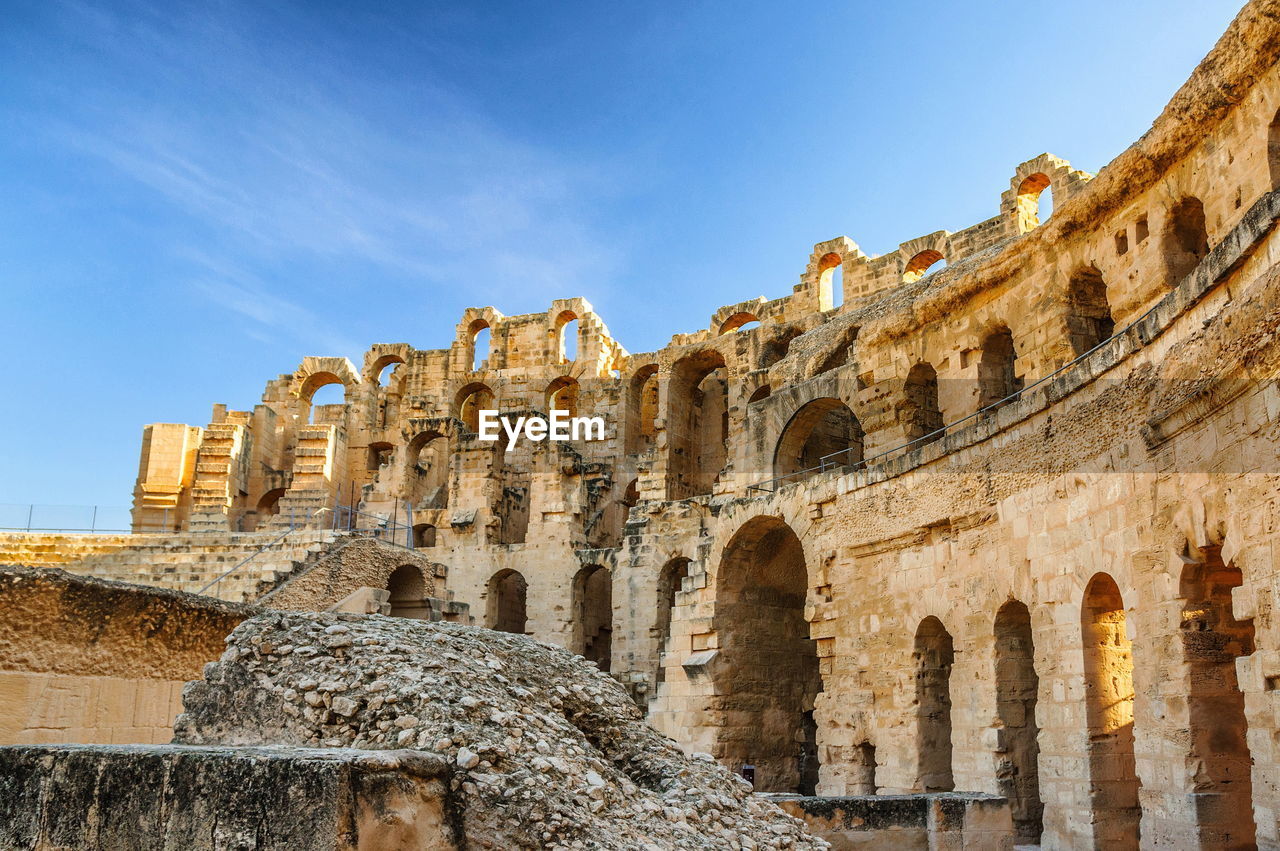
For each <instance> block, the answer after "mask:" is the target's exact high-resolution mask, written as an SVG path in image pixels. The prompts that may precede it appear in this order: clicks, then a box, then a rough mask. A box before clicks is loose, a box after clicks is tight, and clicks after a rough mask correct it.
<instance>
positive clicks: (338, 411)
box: [302, 373, 347, 425]
mask: <svg viewBox="0 0 1280 851" xmlns="http://www.w3.org/2000/svg"><path fill="white" fill-rule="evenodd" d="M346 393H347V388H346V385H344V384H343V383H342V381H341V380H340V379H339V378H338V376H336V375H333V374H332V373H319V374H316V375H312V376H311V377H310V378H308V379H307V381H306V382H305V383H304V384H303V386H302V399H303V400H304V401H305V403H306V404H307V405H308V406H309V408H308V411H307V416H306V421H307V422H308V423H310V424H312V425H321V424H340V423H341V422H342V416H343V414H344V413H345V411H346Z"/></svg>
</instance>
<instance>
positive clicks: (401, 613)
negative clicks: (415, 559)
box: [387, 564, 431, 620]
mask: <svg viewBox="0 0 1280 851" xmlns="http://www.w3.org/2000/svg"><path fill="white" fill-rule="evenodd" d="M387 591H389V592H390V594H391V600H390V603H391V616H392V617H393V618H411V619H413V620H429V619H430V617H431V607H430V606H429V605H428V604H427V596H428V594H427V584H426V582H424V581H423V579H422V571H421V570H419V569H418V568H417V567H415V566H414V565H412V564H402V565H400V566H399V567H397V568H396V569H395V570H394V571H392V572H391V578H390V579H388V580H387Z"/></svg>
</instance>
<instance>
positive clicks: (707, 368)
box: [666, 349, 729, 499]
mask: <svg viewBox="0 0 1280 851" xmlns="http://www.w3.org/2000/svg"><path fill="white" fill-rule="evenodd" d="M728 379H729V370H728V367H727V366H726V365H725V360H724V355H722V354H720V352H718V351H716V350H715V349H704V350H702V351H700V352H695V353H694V354H691V355H687V356H685V357H683V358H681V359H680V360H678V361H676V363H675V365H674V366H673V367H672V377H671V381H670V384H669V386H668V387H667V391H668V392H667V417H666V425H667V445H668V451H669V455H668V472H667V497H668V499H687V498H688V497H691V496H699V495H701V494H707V493H711V490H712V488H713V486H714V485H715V482H716V481H717V480H718V479H719V477H720V472H721V470H723V469H724V466H725V463H726V461H727V460H728V447H727V445H726V441H727V440H728V437H729V380H728Z"/></svg>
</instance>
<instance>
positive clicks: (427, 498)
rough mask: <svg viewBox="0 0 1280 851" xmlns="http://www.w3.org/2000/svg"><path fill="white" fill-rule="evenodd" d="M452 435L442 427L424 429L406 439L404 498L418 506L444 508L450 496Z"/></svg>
mask: <svg viewBox="0 0 1280 851" xmlns="http://www.w3.org/2000/svg"><path fill="white" fill-rule="evenodd" d="M451 457H452V452H451V446H450V442H449V438H448V437H447V436H446V435H444V434H443V433H442V432H441V431H439V430H436V429H428V430H425V431H420V432H418V433H417V434H415V435H414V436H413V437H412V438H410V439H409V441H408V442H407V443H405V448H404V476H403V482H404V491H403V492H404V498H405V500H406V501H408V503H409V504H410V505H412V506H413V507H415V508H444V507H445V506H446V505H447V504H448V497H449V463H450V460H451Z"/></svg>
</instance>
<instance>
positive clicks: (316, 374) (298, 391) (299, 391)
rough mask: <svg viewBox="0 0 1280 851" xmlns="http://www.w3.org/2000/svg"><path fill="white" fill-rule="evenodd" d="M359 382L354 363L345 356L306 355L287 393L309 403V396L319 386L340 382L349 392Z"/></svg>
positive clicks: (313, 393)
mask: <svg viewBox="0 0 1280 851" xmlns="http://www.w3.org/2000/svg"><path fill="white" fill-rule="evenodd" d="M359 383H360V376H359V375H358V374H357V373H356V368H355V365H354V364H352V363H351V361H349V360H347V359H346V358H319V357H306V358H303V360H302V364H301V365H300V366H299V367H298V369H297V371H295V372H294V374H293V380H292V381H291V382H290V384H289V393H290V395H292V396H293V397H294V398H296V399H300V400H301V401H303V402H306V403H308V404H309V403H310V402H311V397H312V396H314V395H315V392H316V391H317V390H319V389H320V388H321V387H324V386H326V385H329V384H341V385H342V386H343V389H344V390H345V391H347V392H350V390H351V388H352V387H354V386H356V385H357V384H359ZM348 401H350V400H348Z"/></svg>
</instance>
